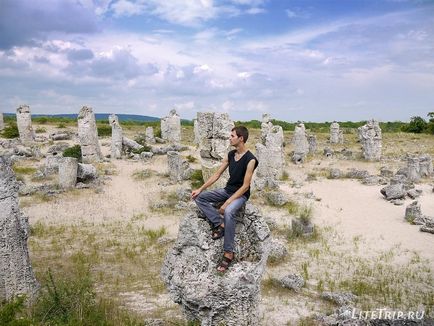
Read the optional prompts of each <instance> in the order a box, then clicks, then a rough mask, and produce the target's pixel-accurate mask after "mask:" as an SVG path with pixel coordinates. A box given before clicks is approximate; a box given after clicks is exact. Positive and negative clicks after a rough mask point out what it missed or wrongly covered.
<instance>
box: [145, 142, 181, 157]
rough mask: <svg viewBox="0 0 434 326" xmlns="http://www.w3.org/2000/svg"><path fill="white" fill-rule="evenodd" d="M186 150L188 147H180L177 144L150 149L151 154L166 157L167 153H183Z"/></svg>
mask: <svg viewBox="0 0 434 326" xmlns="http://www.w3.org/2000/svg"><path fill="white" fill-rule="evenodd" d="M187 149H188V147H186V146H181V145H178V144H171V145H168V146H165V147H152V148H151V152H152V153H153V154H155V155H166V154H167V152H170V151H174V152H181V151H184V150H187Z"/></svg>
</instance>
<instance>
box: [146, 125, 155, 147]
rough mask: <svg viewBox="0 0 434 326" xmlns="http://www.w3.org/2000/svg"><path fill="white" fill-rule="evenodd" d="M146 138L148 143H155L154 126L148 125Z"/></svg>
mask: <svg viewBox="0 0 434 326" xmlns="http://www.w3.org/2000/svg"><path fill="white" fill-rule="evenodd" d="M145 140H146V144H155V143H156V141H155V136H154V128H152V127H146V129H145Z"/></svg>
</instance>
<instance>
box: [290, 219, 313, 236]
mask: <svg viewBox="0 0 434 326" xmlns="http://www.w3.org/2000/svg"><path fill="white" fill-rule="evenodd" d="M291 228H292V232H293V233H294V234H296V235H303V236H308V235H311V234H313V231H314V225H313V224H312V222H310V221H303V220H301V219H299V218H293V219H292V221H291Z"/></svg>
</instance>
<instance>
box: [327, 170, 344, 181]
mask: <svg viewBox="0 0 434 326" xmlns="http://www.w3.org/2000/svg"><path fill="white" fill-rule="evenodd" d="M341 176H342V171H341V170H339V169H336V168H332V169H330V171H329V178H330V179H339V178H340V177H341Z"/></svg>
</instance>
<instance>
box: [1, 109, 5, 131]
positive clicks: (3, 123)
mask: <svg viewBox="0 0 434 326" xmlns="http://www.w3.org/2000/svg"><path fill="white" fill-rule="evenodd" d="M4 128H5V122H4V120H3V113H2V112H0V131H2V130H3V129H4Z"/></svg>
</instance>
